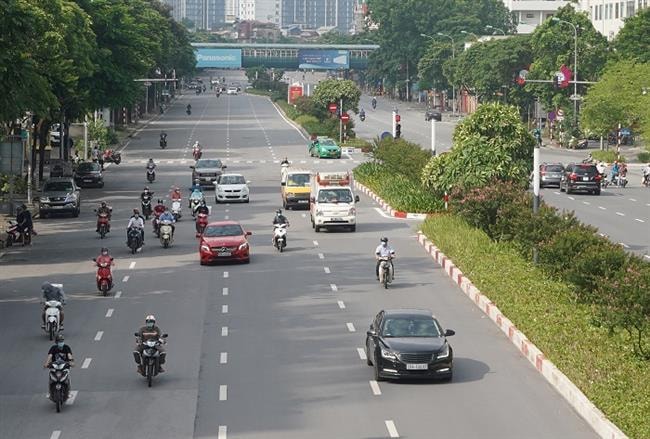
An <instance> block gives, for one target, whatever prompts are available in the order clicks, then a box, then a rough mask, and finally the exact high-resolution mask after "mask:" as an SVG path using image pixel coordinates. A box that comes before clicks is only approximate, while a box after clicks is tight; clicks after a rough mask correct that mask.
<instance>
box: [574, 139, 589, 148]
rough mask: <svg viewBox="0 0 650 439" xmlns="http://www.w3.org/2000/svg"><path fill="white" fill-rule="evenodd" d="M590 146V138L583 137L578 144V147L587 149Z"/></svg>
mask: <svg viewBox="0 0 650 439" xmlns="http://www.w3.org/2000/svg"><path fill="white" fill-rule="evenodd" d="M588 146H589V139H582V140H581V141H580V142H578V143H577V144H576V149H587V147H588Z"/></svg>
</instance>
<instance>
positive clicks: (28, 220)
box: [16, 204, 35, 236]
mask: <svg viewBox="0 0 650 439" xmlns="http://www.w3.org/2000/svg"><path fill="white" fill-rule="evenodd" d="M16 224H17V227H18V232H20V234H21V236H22V235H23V234H24V233H25V231H29V232H30V233H31V234H32V235H34V234H35V233H34V223H33V221H32V213H31V212H30V211H29V209H27V205H25V204H22V205H21V206H20V207H19V208H18V210H17V212H16Z"/></svg>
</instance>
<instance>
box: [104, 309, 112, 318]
mask: <svg viewBox="0 0 650 439" xmlns="http://www.w3.org/2000/svg"><path fill="white" fill-rule="evenodd" d="M113 311H114V309H113V308H108V311H106V317H111V316H112V315H113Z"/></svg>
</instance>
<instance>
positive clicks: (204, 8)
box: [168, 0, 226, 30]
mask: <svg viewBox="0 0 650 439" xmlns="http://www.w3.org/2000/svg"><path fill="white" fill-rule="evenodd" d="M168 1H169V0H168ZM172 1H174V0H172ZM185 13H186V15H185V18H187V19H189V20H191V21H192V22H193V23H194V25H195V26H196V28H197V29H203V30H212V29H217V28H219V27H220V26H222V25H223V24H224V22H225V19H226V0H185Z"/></svg>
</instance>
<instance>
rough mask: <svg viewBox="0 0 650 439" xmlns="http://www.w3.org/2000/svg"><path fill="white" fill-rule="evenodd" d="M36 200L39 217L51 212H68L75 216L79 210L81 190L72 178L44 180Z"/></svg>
mask: <svg viewBox="0 0 650 439" xmlns="http://www.w3.org/2000/svg"><path fill="white" fill-rule="evenodd" d="M37 201H38V213H39V215H40V217H41V218H45V217H46V216H47V215H50V214H52V213H69V214H72V216H74V217H77V216H79V212H80V211H81V192H80V190H79V188H78V187H77V185H76V184H75V182H74V179H73V178H68V177H59V178H50V179H49V180H46V181H45V183H44V184H43V190H42V191H41V193H40V195H39V196H38V199H37Z"/></svg>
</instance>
